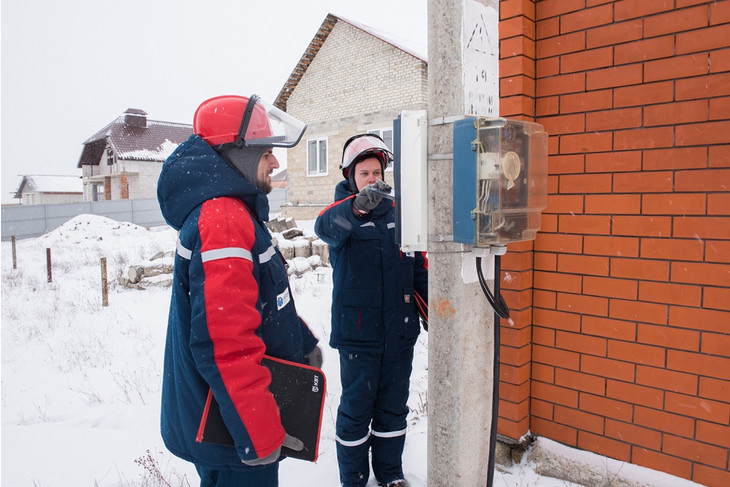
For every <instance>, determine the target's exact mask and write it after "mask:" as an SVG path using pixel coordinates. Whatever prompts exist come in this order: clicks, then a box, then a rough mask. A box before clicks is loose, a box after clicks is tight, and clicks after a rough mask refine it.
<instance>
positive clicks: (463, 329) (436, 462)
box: [428, 0, 499, 487]
mask: <svg viewBox="0 0 730 487" xmlns="http://www.w3.org/2000/svg"><path fill="white" fill-rule="evenodd" d="M428 10H429V11H428V95H429V99H428V118H429V130H428V179H429V181H428V198H429V201H428V225H429V242H428V252H429V291H428V294H429V323H430V326H429V333H428V334H429V357H428V373H429V380H428V416H429V422H428V429H429V431H428V485H429V487H441V486H444V487H446V486H449V487H462V486H463V487H480V486H486V485H487V480H488V471H487V470H488V468H487V466H488V463H489V437H490V430H491V425H490V422H491V411H492V385H493V381H494V380H496V379H497V378H495V377H493V368H492V367H493V357H494V340H493V335H494V334H493V330H494V328H493V327H494V315H493V311H492V309H491V308H490V306H489V304H488V302H487V300H486V298H485V296H484V295H483V293H482V291H481V288H480V286H479V284H478V282H469V280H468V279H465V278H464V277H463V274H462V271H463V270H467V271H469V272H473V267H471V268H469V269H466V268H465V267H464V264H465V261H467V264H466V265H467V266H469V265H471V266H473V265H474V260H473V259H471V260H470V259H469V257H470V256H471V253H470V252H471V247H470V246H468V245H462V244H457V243H454V242H453V240H452V236H453V229H452V220H453V217H452V209H453V200H452V198H453V192H454V191H458V188H453V178H452V166H453V154H452V152H453V147H452V140H453V125H452V123H453V120H454V119H455V118H462V117H463V116H465V115H485V116H494V117H496V116H498V109H497V104H498V100H499V92H498V86H499V85H498V73H496V72H493V71H494V66H495V64H496V63H498V55H497V59H491V58H493V57H494V52H495V50H498V46H499V41H498V35H497V23H498V17H499V15H498V12H499V2H498V0H429V2H428ZM477 43H479V44H478V45H477ZM489 46H491V53H490V51H489V49H490V47H489ZM480 56H481V57H480ZM484 56H486V57H484ZM490 56H491V57H490ZM487 58H489V59H487ZM484 60H489V61H490V63H491V64H489V63H487V64H485V63H484ZM496 65H497V66H498V64H496ZM490 66H491V68H490ZM480 83H481V84H480ZM475 184H476V183H475ZM469 262H471V264H469ZM492 284H493V283H490V286H491V285H492Z"/></svg>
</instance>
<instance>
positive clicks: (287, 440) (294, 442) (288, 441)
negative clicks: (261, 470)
mask: <svg viewBox="0 0 730 487" xmlns="http://www.w3.org/2000/svg"><path fill="white" fill-rule="evenodd" d="M282 446H285V447H287V448H289V449H290V450H294V451H301V450H303V449H304V443H302V440H300V439H298V438H294V437H293V436H289V435H288V434H285V435H284V443H283V444H282V445H281V446H280V447H279V448H277V449H276V450H274V451H273V453H271V455H269V456H267V457H264V458H254V459H253V460H241V461H242V462H243V463H245V464H246V465H248V466H249V467H255V466H257V465H268V464H270V463H274V462H275V461H277V460H278V459H279V456H280V455H281V447H282Z"/></svg>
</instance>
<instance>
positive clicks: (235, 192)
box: [157, 134, 269, 230]
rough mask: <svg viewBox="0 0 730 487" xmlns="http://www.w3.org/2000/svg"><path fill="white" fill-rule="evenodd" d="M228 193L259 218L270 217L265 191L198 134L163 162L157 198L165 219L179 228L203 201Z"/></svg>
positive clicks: (265, 218)
mask: <svg viewBox="0 0 730 487" xmlns="http://www.w3.org/2000/svg"><path fill="white" fill-rule="evenodd" d="M221 196H231V197H234V198H238V199H240V200H241V201H243V202H244V204H245V205H246V206H248V208H249V209H250V210H251V211H252V212H254V213H255V215H256V218H257V219H258V220H259V221H267V220H268V219H269V200H268V198H267V197H266V193H264V192H263V191H261V190H260V189H258V188H257V187H256V186H255V185H254V184H251V183H250V182H248V181H247V180H246V179H245V178H244V177H243V176H241V174H240V173H238V172H237V171H236V170H235V169H233V168H232V167H230V166H229V165H228V164H227V163H226V162H225V161H224V160H223V158H221V157H220V156H219V155H218V153H217V152H216V151H215V150H214V149H213V148H212V147H211V146H210V145H208V143H207V142H205V141H204V140H203V139H202V138H201V137H200V136H198V135H195V134H193V135H191V136H190V138H189V139H188V140H186V141H185V142H183V143H182V144H180V145H179V146H178V148H177V149H175V151H174V152H173V153H172V154H170V156H169V157H168V158H167V160H166V161H165V163H164V164H163V165H162V172H161V173H160V178H159V180H158V182H157V201H158V202H159V203H160V210H161V211H162V216H163V217H164V218H165V221H166V222H167V223H168V225H170V226H171V227H173V228H175V229H176V230H179V229H180V228H181V227H182V225H183V223H184V222H185V219H186V218H187V216H188V215H189V214H190V212H191V211H193V210H194V209H195V208H197V207H198V206H200V205H201V204H203V203H204V202H205V201H207V200H209V199H213V198H218V197H221Z"/></svg>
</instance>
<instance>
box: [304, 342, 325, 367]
mask: <svg viewBox="0 0 730 487" xmlns="http://www.w3.org/2000/svg"><path fill="white" fill-rule="evenodd" d="M304 365H309V366H310V367H314V368H316V369H321V368H322V349H321V348H319V345H317V346H315V347H314V348H313V349H312V351H311V352H309V353H308V354H307V355H305V356H304Z"/></svg>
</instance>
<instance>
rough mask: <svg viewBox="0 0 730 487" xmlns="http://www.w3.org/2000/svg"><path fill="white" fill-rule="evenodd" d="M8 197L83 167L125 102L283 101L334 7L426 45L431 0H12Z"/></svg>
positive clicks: (5, 16)
mask: <svg viewBox="0 0 730 487" xmlns="http://www.w3.org/2000/svg"><path fill="white" fill-rule="evenodd" d="M1 6H2V26H1V30H0V32H1V35H2V54H1V59H2V99H1V101H2V119H1V123H2V141H1V146H2V159H1V163H2V202H3V203H11V202H15V201H17V200H14V199H12V195H11V193H12V192H14V191H15V190H16V189H17V186H18V183H19V182H20V177H19V175H20V176H22V175H25V174H46V175H49V174H51V175H52V174H71V175H81V170H80V169H77V167H76V165H77V163H78V160H79V157H80V155H81V149H82V143H83V141H84V140H86V139H87V138H88V137H90V136H91V135H93V134H94V133H96V132H97V131H98V130H99V129H101V128H103V127H104V126H105V125H106V124H108V123H109V122H111V121H112V120H114V119H115V118H116V117H118V116H119V115H121V114H122V113H123V112H124V111H125V110H126V109H127V108H139V109H142V110H144V111H145V112H147V114H148V118H149V119H151V120H164V121H171V122H182V123H192V116H193V113H194V112H195V109H196V108H197V106H198V105H199V104H200V102H202V101H203V100H205V99H207V98H210V97H212V96H218V95H222V94H239V95H244V96H248V95H250V94H251V93H257V94H258V95H260V96H261V97H262V98H264V99H266V100H268V101H270V102H273V101H274V99H275V98H276V96H277V95H278V93H279V91H280V90H281V88H282V86H283V85H284V83H285V82H286V80H287V78H288V77H289V74H290V73H291V72H292V70H293V69H294V67H295V66H296V64H297V62H298V61H299V58H300V57H301V55H302V54H303V53H304V50H305V49H306V47H307V45H308V44H309V42H310V41H311V40H312V37H313V36H314V34H315V33H316V32H317V29H318V28H319V26H320V25H321V23H322V21H323V20H324V18H325V16H326V15H327V14H328V13H333V14H335V15H339V16H341V17H344V18H346V19H348V20H352V21H355V22H359V23H362V24H366V25H369V26H371V27H373V28H375V29H377V30H380V31H384V32H387V33H391V34H393V35H394V36H396V37H401V38H403V39H405V40H410V41H414V42H415V43H417V44H419V45H422V46H424V49H423V50H424V51H425V46H426V18H427V15H426V6H427V0H367V1H354V0H253V1H252V0H124V1H119V0H73V1H70V2H60V1H58V0H2V4H1Z"/></svg>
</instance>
